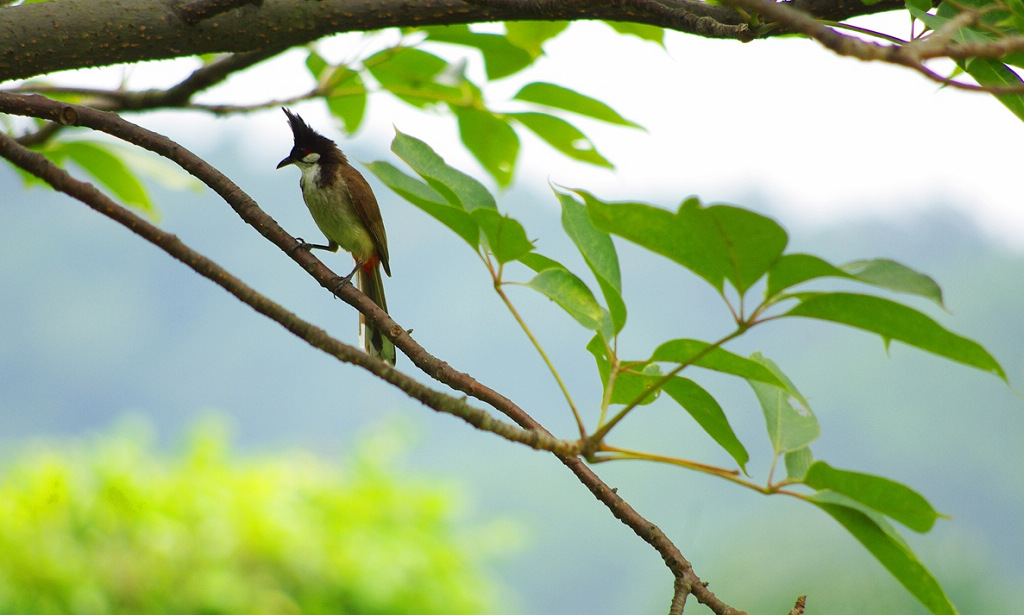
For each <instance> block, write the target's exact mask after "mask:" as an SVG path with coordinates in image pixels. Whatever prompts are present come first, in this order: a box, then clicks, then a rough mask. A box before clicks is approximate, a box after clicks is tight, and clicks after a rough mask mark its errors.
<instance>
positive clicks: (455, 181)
mask: <svg viewBox="0 0 1024 615" xmlns="http://www.w3.org/2000/svg"><path fill="white" fill-rule="evenodd" d="M391 151H393V152H394V153H395V155H397V156H398V157H399V158H401V159H402V160H403V161H404V162H405V163H406V164H408V165H409V166H410V167H411V168H412V170H413V171H416V174H417V175H419V176H420V177H422V178H423V179H424V180H426V182H427V183H428V184H430V186H431V187H432V188H433V189H434V190H436V191H437V192H438V193H439V194H441V195H442V196H443V197H444V199H445V200H446V201H447V202H448V203H449V204H451V205H454V206H456V207H458V208H460V209H464V210H465V211H473V210H474V209H476V208H478V207H486V208H488V209H495V210H496V209H497V208H498V205H497V204H496V203H495V201H494V196H493V195H492V194H491V193H490V192H489V191H488V190H487V188H486V187H484V185H483V184H481V183H480V182H478V181H477V180H475V179H474V178H472V177H470V176H469V175H466V174H465V173H463V172H462V171H459V170H458V169H456V168H455V167H452V166H450V165H448V163H446V162H445V161H444V158H442V157H441V156H439V155H437V153H436V152H435V151H434V150H433V149H431V147H430V146H429V145H427V144H426V143H424V142H423V141H421V140H419V139H417V138H416V137H413V136H410V135H407V134H404V133H403V132H401V131H400V130H395V138H394V140H393V141H392V142H391Z"/></svg>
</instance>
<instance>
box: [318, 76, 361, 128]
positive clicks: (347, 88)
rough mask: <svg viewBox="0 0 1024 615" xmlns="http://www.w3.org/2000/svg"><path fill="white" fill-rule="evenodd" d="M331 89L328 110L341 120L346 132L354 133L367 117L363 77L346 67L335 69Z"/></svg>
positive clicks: (331, 79) (328, 96) (328, 97)
mask: <svg viewBox="0 0 1024 615" xmlns="http://www.w3.org/2000/svg"><path fill="white" fill-rule="evenodd" d="M330 83H331V89H330V93H329V94H328V95H327V108H328V109H330V110H331V114H332V115H334V116H335V117H337V118H340V119H341V121H342V123H343V124H344V125H345V131H346V132H348V133H349V134H352V133H354V132H355V131H356V130H358V129H359V126H360V125H361V124H362V123H363V117H364V116H365V115H366V84H365V83H363V77H362V75H360V74H359V73H357V72H356V71H354V70H351V69H349V68H347V67H344V66H339V67H337V68H335V69H334V72H333V73H332V75H331V77H330Z"/></svg>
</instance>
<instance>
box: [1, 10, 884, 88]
mask: <svg viewBox="0 0 1024 615" xmlns="http://www.w3.org/2000/svg"><path fill="white" fill-rule="evenodd" d="M794 2H796V3H798V4H799V5H800V6H801V7H803V8H806V9H808V10H810V11H812V12H815V11H820V14H821V16H822V17H826V18H828V19H833V20H838V19H845V18H849V17H851V16H855V15H862V14H867V13H877V12H879V11H887V10H893V9H894V8H902V7H903V3H902V2H896V0H882V1H881V2H878V3H875V4H864V3H861V2H859V1H851V0H794ZM183 7H198V8H202V9H203V10H204V11H206V12H202V19H200V20H199V21H198V22H197V23H196V24H195V25H190V24H189V23H187V22H186V20H185V19H184V18H183V17H182V16H181V13H180V11H181V10H182V8H183ZM214 8H216V9H217V10H220V9H221V8H230V9H231V10H227V11H226V12H222V13H219V14H213V13H214V12H215V11H214V10H213V9H214ZM580 19H605V20H612V21H630V22H636V23H644V24H650V25H655V26H660V27H664V28H668V29H672V30H677V31H679V32H684V33H688V34H696V35H699V36H704V37H714V38H731V39H736V40H742V41H747V40H751V39H753V38H754V37H755V34H754V33H753V32H752V31H751V30H750V29H749V28H748V26H747V24H746V21H745V19H744V17H743V16H742V14H740V13H738V12H737V11H735V10H734V9H733V8H731V7H728V6H721V5H710V4H705V3H703V2H696V1H693V0H674V1H672V2H668V1H666V0H661V1H655V0H626V1H624V0H529V1H524V0H471V1H470V0H415V1H411V0H375V1H374V2H365V1H363V0H315V1H313V0H264V1H263V2H262V3H260V4H258V5H257V4H253V3H247V2H241V1H238V0H235V1H232V0H223V1H215V0H208V1H205V2H204V1H201V0H200V1H193V2H185V3H182V2H178V3H177V4H175V0H168V1H167V2H162V3H161V2H155V1H154V0H104V2H96V1H95V0H60V2H43V3H36V4H26V5H22V6H15V7H7V8H3V9H2V10H0V82H2V81H6V80H10V79H25V78H29V77H33V76H36V75H40V74H44V73H51V72H55V71H59V70H65V69H73V68H82V67H85V66H106V65H110V64H117V63H122V62H138V61H143V60H158V59H167V58H176V57H183V56H190V55H196V54H204V53H223V52H251V51H266V50H270V49H282V48H288V47H292V46H295V45H302V44H305V43H308V42H310V41H314V40H317V39H319V38H322V37H324V36H327V35H330V34H335V33H339V32H353V31H366V30H375V29H380V28H386V27H394V26H423V25H435V24H464V23H480V22H487V21H515V20H580ZM776 33H777V32H773V33H770V35H774V34H776Z"/></svg>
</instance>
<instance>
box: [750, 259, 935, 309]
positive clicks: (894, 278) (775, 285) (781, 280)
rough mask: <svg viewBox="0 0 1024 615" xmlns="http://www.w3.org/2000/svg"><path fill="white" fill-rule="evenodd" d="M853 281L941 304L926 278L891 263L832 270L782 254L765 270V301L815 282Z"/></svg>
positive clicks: (819, 262)
mask: <svg viewBox="0 0 1024 615" xmlns="http://www.w3.org/2000/svg"><path fill="white" fill-rule="evenodd" d="M825 277H833V278H842V279H847V280H857V281H859V282H864V283H866V284H871V285H873V286H877V287H879V288H886V289H888V290H894V291H897V292H903V293H909V294H913V295H919V296H921V297H925V298H927V299H931V300H932V301H934V302H936V303H938V304H939V305H940V306H941V305H943V303H942V289H941V288H939V285H938V284H936V282H935V280H933V279H932V278H930V277H929V276H927V275H925V274H923V273H920V272H919V271H915V270H913V269H911V268H910V267H907V266H906V265H903V264H901V263H898V262H896V261H893V260H889V259H884V258H878V259H871V260H857V261H852V262H849V263H846V264H845V265H841V266H839V267H836V266H835V265H833V264H832V263H829V262H827V261H825V260H823V259H821V258H818V257H817V256H812V255H810V254H783V255H782V256H781V257H780V258H779V260H777V261H776V262H775V264H773V265H772V267H771V269H769V270H768V286H767V288H766V290H765V297H767V298H772V297H775V296H776V295H778V294H779V293H781V292H782V291H783V290H785V289H787V288H791V287H793V286H796V285H797V284H801V283H803V282H807V281H809V280H813V279H817V278H825Z"/></svg>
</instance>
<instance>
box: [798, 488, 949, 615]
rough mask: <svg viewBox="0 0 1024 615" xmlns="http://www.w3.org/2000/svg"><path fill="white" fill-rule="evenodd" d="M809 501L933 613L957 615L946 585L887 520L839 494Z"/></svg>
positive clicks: (824, 493) (819, 495)
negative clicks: (941, 582) (942, 583)
mask: <svg viewBox="0 0 1024 615" xmlns="http://www.w3.org/2000/svg"><path fill="white" fill-rule="evenodd" d="M807 499H808V500H809V501H810V502H812V503H813V504H815V505H816V506H817V507H818V508H820V509H822V510H823V511H825V512H826V513H828V514H829V515H830V516H831V517H832V518H833V519H835V520H836V521H838V522H839V524H840V525H842V526H843V527H844V528H846V530H847V531H848V532H850V533H851V534H853V537H854V538H856V539H857V540H858V541H859V542H860V543H861V544H862V545H864V547H865V548H866V549H867V550H868V551H870V552H871V554H872V555H874V556H875V558H876V559H877V560H878V561H879V562H881V564H882V565H883V566H885V568H886V570H888V571H889V572H890V573H891V574H892V576H894V577H896V580H897V581H899V582H900V583H901V584H902V585H903V587H905V588H907V590H908V591H910V593H911V594H913V595H914V597H915V598H917V599H918V600H919V601H920V602H921V604H923V605H924V606H925V607H927V608H928V610H929V611H931V612H932V613H935V615H956V613H957V611H956V607H954V606H953V603H952V602H950V600H949V597H948V596H946V592H944V591H943V590H942V586H941V585H939V582H938V581H937V580H936V579H935V577H933V576H932V574H931V573H930V572H929V571H928V569H927V568H925V566H924V564H922V563H921V560H919V559H918V558H917V556H916V555H915V554H914V552H913V551H911V550H910V547H909V546H908V545H907V543H906V541H905V540H903V537H902V536H900V534H899V532H897V531H896V529H895V528H894V527H892V525H891V524H889V523H888V522H887V521H886V520H885V518H884V517H882V516H881V515H878V514H875V513H872V512H871V511H870V510H865V509H863V508H862V507H861V506H860V505H859V504H857V502H855V501H853V500H850V499H849V498H846V497H845V496H843V495H841V494H839V493H834V492H830V491H820V492H818V493H815V494H814V495H812V496H809V497H808V498H807Z"/></svg>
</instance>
